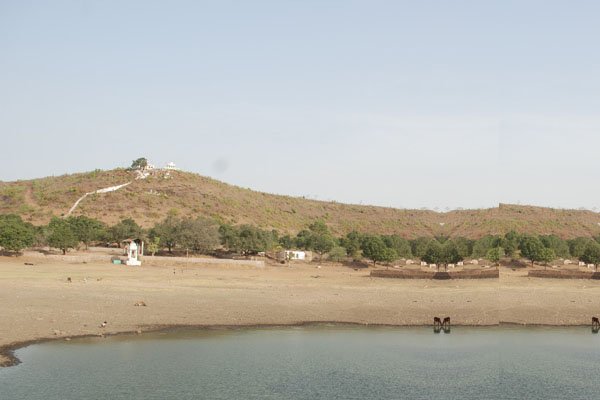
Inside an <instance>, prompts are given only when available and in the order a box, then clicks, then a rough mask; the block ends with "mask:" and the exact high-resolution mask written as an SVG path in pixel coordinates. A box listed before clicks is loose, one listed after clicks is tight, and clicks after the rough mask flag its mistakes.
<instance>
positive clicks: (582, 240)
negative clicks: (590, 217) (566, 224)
mask: <svg viewBox="0 0 600 400" xmlns="http://www.w3.org/2000/svg"><path fill="white" fill-rule="evenodd" d="M591 242H593V240H592V239H591V238H587V237H578V238H575V239H572V240H569V241H567V244H568V245H569V253H570V254H571V256H573V257H575V258H578V259H581V256H582V255H583V252H584V251H585V249H586V248H587V246H588V244H589V243H591Z"/></svg>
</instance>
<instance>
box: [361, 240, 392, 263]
mask: <svg viewBox="0 0 600 400" xmlns="http://www.w3.org/2000/svg"><path fill="white" fill-rule="evenodd" d="M361 250H362V254H363V256H365V257H367V258H368V259H370V260H372V261H373V264H377V263H378V262H390V261H394V260H395V259H396V258H398V255H397V254H396V252H395V251H394V249H390V248H389V247H387V246H386V245H385V242H384V241H383V239H381V237H379V236H371V235H369V236H366V237H365V238H364V240H363V241H362V244H361Z"/></svg>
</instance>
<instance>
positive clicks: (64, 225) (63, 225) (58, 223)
mask: <svg viewBox="0 0 600 400" xmlns="http://www.w3.org/2000/svg"><path fill="white" fill-rule="evenodd" d="M48 231H49V236H48V244H49V245H50V247H55V248H57V249H60V250H62V252H63V254H67V250H69V249H72V248H75V247H76V246H77V243H79V241H78V240H77V236H75V233H74V232H73V229H72V228H71V224H69V222H68V221H67V220H64V219H61V218H56V217H54V218H52V220H51V221H50V223H49V224H48Z"/></svg>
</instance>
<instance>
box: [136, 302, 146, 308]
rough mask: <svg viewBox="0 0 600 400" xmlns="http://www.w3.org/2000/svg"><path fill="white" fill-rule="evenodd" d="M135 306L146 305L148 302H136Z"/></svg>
mask: <svg viewBox="0 0 600 400" xmlns="http://www.w3.org/2000/svg"><path fill="white" fill-rule="evenodd" d="M134 306H136V307H146V303H144V302H143V301H138V302H136V303H135V304H134Z"/></svg>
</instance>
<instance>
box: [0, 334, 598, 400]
mask: <svg viewBox="0 0 600 400" xmlns="http://www.w3.org/2000/svg"><path fill="white" fill-rule="evenodd" d="M16 355H17V356H18V357H19V359H21V360H22V364H19V365H17V366H16V367H11V368H3V369H0V399H167V398H172V399H432V398H440V399H545V400H547V399H563V398H568V399H594V398H600V394H599V393H600V335H595V334H592V333H591V331H590V329H586V328H510V327H500V328H460V327H457V328H454V329H453V330H452V332H451V333H450V334H444V333H440V334H434V333H433V332H432V330H431V329H428V328H356V327H353V328H349V327H334V326H321V327H304V328H277V329H275V328H273V329H256V330H231V331H179V332H169V333H163V334H144V335H142V336H140V337H132V336H119V337H112V338H106V339H101V338H94V339H81V340H73V341H70V342H65V341H61V342H50V343H44V344H39V345H33V346H30V347H27V348H24V349H21V350H18V351H17V352H16Z"/></svg>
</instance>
